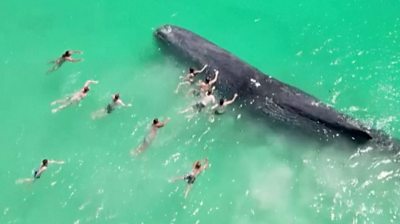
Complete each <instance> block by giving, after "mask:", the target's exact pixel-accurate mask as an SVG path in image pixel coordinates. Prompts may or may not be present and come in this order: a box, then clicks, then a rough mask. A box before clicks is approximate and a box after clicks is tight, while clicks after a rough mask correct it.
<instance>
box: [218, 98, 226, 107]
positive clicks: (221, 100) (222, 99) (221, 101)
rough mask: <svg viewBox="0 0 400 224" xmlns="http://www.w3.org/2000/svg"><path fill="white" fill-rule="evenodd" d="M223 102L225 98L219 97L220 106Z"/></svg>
mask: <svg viewBox="0 0 400 224" xmlns="http://www.w3.org/2000/svg"><path fill="white" fill-rule="evenodd" d="M224 102H225V99H224V98H221V99H220V100H219V105H220V106H222V105H224Z"/></svg>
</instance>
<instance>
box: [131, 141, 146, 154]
mask: <svg viewBox="0 0 400 224" xmlns="http://www.w3.org/2000/svg"><path fill="white" fill-rule="evenodd" d="M149 144H150V143H148V142H147V141H146V140H143V142H142V144H140V145H139V146H138V147H137V148H136V149H133V150H131V155H132V156H138V155H139V154H140V153H142V152H144V150H146V149H147V147H148V146H149Z"/></svg>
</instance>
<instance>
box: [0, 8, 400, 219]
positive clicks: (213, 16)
mask: <svg viewBox="0 0 400 224" xmlns="http://www.w3.org/2000/svg"><path fill="white" fill-rule="evenodd" d="M399 12H400V2H399V1H398V0H385V1H384V0H372V1H362V0H346V1H345V0H341V1H317V0H309V1H278V0H272V1H261V0H253V1H239V0H225V1H222V0H221V1H211V0H203V1H182V0H176V1H155V0H146V1H128V0H119V1H111V0H108V1H107V0H96V1H93V0H86V1H81V0H69V1H50V0H38V1H0V30H1V31H0V52H1V54H0V102H1V106H0V115H1V116H0V124H1V129H0V147H1V149H0V158H1V163H0V164H1V165H0V169H1V172H0V189H1V193H0V223H1V224H14V223H15V224H39V223H58V224H64V223H65V224H84V223H110V224H120V223H121V224H125V223H126V224H128V223H129V224H130V223H139V224H141V223H143V224H147V223H155V224H158V223H171V224H172V223H176V224H180V223H182V224H188V223H193V224H200V223H232V224H247V223H252V224H253V223H254V224H265V223H276V224H277V223H282V224H288V223H296V224H309V223H352V224H361V223H377V224H378V223H379V224H383V223H400V164H399V162H398V156H396V155H394V154H393V153H378V152H377V151H378V150H377V149H370V148H361V147H360V148H357V147H355V146H353V147H342V145H340V144H329V145H323V146H321V145H320V144H317V143H315V142H313V141H308V140H302V139H299V138H296V136H293V133H292V134H285V133H284V132H277V131H275V130H274V128H271V127H269V126H268V125H266V124H264V123H263V122H260V121H257V120H255V119H252V118H251V117H249V116H245V115H242V113H241V110H239V109H237V107H238V105H237V104H234V105H233V106H232V107H230V108H229V109H228V111H227V113H226V114H224V115H223V116H219V117H218V118H215V119H214V120H212V119H210V117H209V115H207V114H199V115H198V116H195V117H194V118H193V119H187V118H185V116H183V115H181V114H179V113H178V112H179V111H180V110H182V109H184V108H186V107H187V106H189V105H191V104H192V103H193V101H194V99H193V98H191V97H187V96H185V93H184V92H182V93H179V94H175V93H174V89H175V87H176V86H177V84H178V82H179V78H178V77H179V76H180V75H183V74H184V73H185V72H186V71H187V67H186V65H183V64H181V63H178V62H177V61H175V59H174V58H173V57H171V56H168V55H165V54H161V52H160V51H159V46H158V45H157V42H156V40H155V39H154V37H153V32H154V30H155V29H156V28H157V27H159V26H161V25H163V24H166V23H169V24H174V25H179V26H182V27H184V28H187V29H189V30H192V31H193V32H196V33H198V34H200V35H201V36H203V37H205V38H207V39H209V40H211V41H213V42H214V43H216V44H218V45H219V46H221V47H223V48H225V49H227V50H229V51H230V52H232V53H233V54H235V55H237V56H238V57H240V58H242V59H243V60H245V61H246V62H248V63H249V64H252V65H253V66H255V67H257V68H258V69H260V70H261V71H263V72H265V73H267V74H269V75H272V76H273V77H275V78H277V79H279V80H281V81H283V82H285V83H288V84H291V85H293V86H296V87H298V88H300V89H302V90H304V91H306V92H308V93H310V94H312V95H314V96H316V97H317V98H319V99H321V101H323V102H325V103H327V104H329V105H331V106H333V107H335V108H336V109H337V110H339V111H341V112H343V113H346V114H349V115H351V116H352V117H355V118H357V119H358V120H360V121H362V122H363V123H364V124H366V125H368V126H369V127H373V128H377V129H380V130H384V131H385V132H386V133H388V134H390V135H391V136H393V137H394V138H400V119H399V105H400V94H399V87H400V78H399V74H400V13H399ZM67 49H73V50H82V51H84V54H82V55H74V56H73V57H74V58H83V59H84V61H83V62H79V63H65V64H64V65H63V66H62V67H61V68H60V69H59V70H57V71H55V72H52V73H49V74H47V73H46V71H47V70H48V69H49V68H50V67H51V64H49V63H48V62H49V61H51V60H54V59H56V58H57V57H59V56H60V55H61V54H62V53H63V52H64V51H65V50H67ZM89 79H94V80H98V81H99V83H98V84H93V85H91V91H90V92H89V94H88V96H87V97H86V98H85V99H84V100H83V101H82V102H81V103H80V104H79V105H73V106H71V107H69V108H66V109H65V110H62V111H60V112H58V113H56V114H52V113H51V109H52V108H53V107H51V106H50V103H51V102H52V101H54V100H57V99H60V98H63V97H65V96H67V95H68V94H71V93H73V92H75V91H78V90H79V89H80V88H82V86H83V84H84V83H85V81H86V80H89ZM116 92H119V93H120V95H121V99H122V100H123V101H124V102H125V103H132V107H127V108H120V109H117V110H116V111H114V112H113V113H112V114H110V115H108V116H106V117H103V118H101V119H96V120H93V119H92V118H91V114H92V113H93V112H95V111H97V110H100V109H102V108H104V107H105V106H106V105H107V103H109V102H110V100H111V95H112V94H113V93H116ZM239 95H240V93H239ZM154 118H160V119H164V118H171V121H170V122H169V123H168V124H167V125H166V126H165V127H164V128H162V129H160V130H159V133H158V135H157V137H156V139H155V140H154V142H153V143H152V144H151V145H150V147H149V148H148V149H147V151H145V152H144V153H143V154H141V155H140V156H138V157H132V156H131V155H130V151H131V150H132V149H134V148H136V147H137V146H138V145H139V144H140V143H141V142H142V140H143V138H144V137H145V136H146V134H147V133H148V130H149V125H150V123H151V122H152V120H153V119H154ZM212 121H213V122H212ZM45 158H47V159H54V160H63V161H65V164H63V165H57V164H50V165H49V168H48V170H47V171H46V172H45V173H44V174H43V175H42V177H41V178H40V179H39V180H37V181H35V182H34V183H18V180H20V178H29V177H32V173H33V170H35V169H36V168H37V167H38V166H39V165H40V162H41V160H42V159H45ZM203 158H208V159H209V161H210V167H209V168H208V169H207V170H205V171H204V172H203V173H202V174H201V175H200V176H199V177H198V178H197V180H196V182H195V184H194V186H193V188H192V190H191V192H190V193H189V195H188V197H187V198H186V199H185V198H184V195H183V192H184V189H185V183H184V182H183V181H178V182H175V183H169V181H168V180H169V179H170V178H173V177H176V176H180V175H184V174H187V173H188V172H189V171H190V170H191V167H192V164H193V162H194V161H196V160H198V159H203Z"/></svg>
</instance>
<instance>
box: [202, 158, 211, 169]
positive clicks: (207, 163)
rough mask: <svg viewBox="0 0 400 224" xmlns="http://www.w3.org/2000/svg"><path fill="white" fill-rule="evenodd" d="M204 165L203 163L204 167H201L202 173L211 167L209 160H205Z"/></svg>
mask: <svg viewBox="0 0 400 224" xmlns="http://www.w3.org/2000/svg"><path fill="white" fill-rule="evenodd" d="M202 163H203V165H202V166H201V168H200V171H203V170H205V169H207V168H208V166H209V162H208V159H207V158H205V159H203V161H202Z"/></svg>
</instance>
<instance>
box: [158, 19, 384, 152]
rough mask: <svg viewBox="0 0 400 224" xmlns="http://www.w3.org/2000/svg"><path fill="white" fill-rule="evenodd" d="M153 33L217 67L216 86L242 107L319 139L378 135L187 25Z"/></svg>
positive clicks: (186, 55)
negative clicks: (266, 72) (264, 71)
mask: <svg viewBox="0 0 400 224" xmlns="http://www.w3.org/2000/svg"><path fill="white" fill-rule="evenodd" d="M154 35H155V37H156V38H157V40H158V41H159V42H160V43H162V44H163V46H165V48H166V49H167V50H168V52H169V53H173V54H175V55H177V56H178V57H180V58H181V59H184V60H186V61H187V62H189V63H191V64H194V65H198V66H202V65H205V64H208V68H207V70H208V71H212V70H213V69H217V70H219V76H218V81H217V83H216V86H217V90H218V91H220V92H221V93H223V94H226V96H232V95H233V94H234V93H238V94H239V100H240V101H241V105H243V108H244V109H246V110H247V111H249V112H251V113H252V114H254V115H256V116H257V117H258V118H260V117H264V118H267V119H268V120H269V121H271V122H272V123H280V124H286V125H287V126H290V127H293V126H296V127H297V129H298V130H299V131H300V132H303V130H307V131H308V132H309V131H311V132H313V133H317V134H318V135H317V136H318V138H319V139H320V140H323V141H330V140H332V139H338V138H345V139H347V140H350V141H351V142H354V143H356V144H364V143H367V142H370V141H371V140H373V139H375V140H376V139H377V138H379V140H378V141H381V140H382V136H383V134H382V132H381V131H377V130H374V129H370V128H368V127H366V126H364V125H363V124H361V123H360V122H359V121H357V120H355V119H353V118H351V117H349V116H347V115H345V114H343V113H340V112H338V111H336V110H335V109H334V108H333V107H330V106H328V105H326V104H324V103H323V102H321V101H320V100H318V99H317V98H315V97H313V96H311V95H310V94H308V93H305V92H304V91H302V90H300V89H298V88H296V87H294V86H291V85H288V84H285V83H283V82H281V81H279V80H277V79H275V78H273V77H271V76H269V75H266V74H264V73H262V72H261V71H259V70H258V69H256V68H254V67H253V66H251V65H249V64H247V63H246V62H244V61H242V60H240V59H239V58H238V57H236V56H234V55H233V54H231V53H229V52H228V51H226V50H224V49H222V48H220V47H218V46H217V45H215V44H214V43H212V42H210V41H208V40H206V39H204V38H202V37H201V36H199V35H197V34H195V33H193V32H191V31H189V30H186V29H184V28H181V27H177V26H173V25H164V26H161V27H159V28H158V29H156V31H155V32H154ZM388 139H389V137H387V138H385V142H386V145H391V141H387V140H388Z"/></svg>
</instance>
